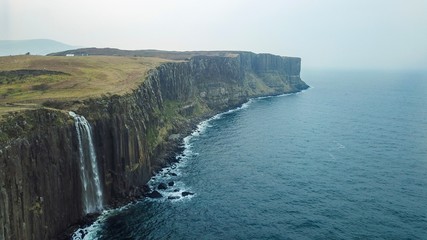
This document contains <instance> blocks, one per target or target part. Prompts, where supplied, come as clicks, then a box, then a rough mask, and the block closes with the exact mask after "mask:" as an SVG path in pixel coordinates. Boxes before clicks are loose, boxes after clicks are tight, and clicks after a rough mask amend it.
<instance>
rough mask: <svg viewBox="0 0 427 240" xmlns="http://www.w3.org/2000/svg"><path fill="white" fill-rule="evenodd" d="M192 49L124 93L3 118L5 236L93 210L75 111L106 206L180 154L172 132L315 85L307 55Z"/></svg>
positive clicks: (38, 233)
mask: <svg viewBox="0 0 427 240" xmlns="http://www.w3.org/2000/svg"><path fill="white" fill-rule="evenodd" d="M190 55H191V56H190V58H189V59H184V60H179V59H178V60H179V61H165V62H162V63H161V64H158V65H156V66H154V67H153V68H152V69H151V70H148V71H147V72H146V73H145V75H144V76H143V77H144V80H143V81H141V83H140V84H139V85H138V86H137V87H136V88H134V89H133V90H131V91H129V92H126V93H121V94H107V95H100V96H97V97H94V98H88V99H83V100H78V101H73V100H64V99H59V100H53V101H46V102H43V103H41V105H42V107H40V108H37V109H34V110H24V111H19V112H13V113H8V114H6V115H4V116H3V117H2V119H1V125H0V144H1V145H0V239H4V240H9V239H52V238H55V237H57V236H58V234H60V233H62V232H63V231H64V230H65V229H66V228H67V227H69V226H70V225H71V224H74V223H76V222H78V221H79V220H80V219H82V218H83V217H84V215H85V214H86V213H85V212H84V202H83V201H82V199H83V194H84V190H83V188H84V187H83V185H82V181H83V180H82V177H81V174H80V171H81V165H80V159H81V154H82V151H81V144H82V143H81V141H80V139H81V137H82V136H81V133H80V132H79V131H76V122H75V119H74V118H73V117H72V116H70V115H69V111H73V112H75V113H77V114H79V115H80V116H84V117H85V118H86V119H87V121H88V122H89V123H90V125H91V141H92V145H93V149H94V152H95V153H96V154H94V155H95V156H96V157H95V159H96V160H95V161H96V164H97V166H98V171H99V181H100V185H101V188H102V191H103V194H102V198H103V202H104V204H105V205H106V206H108V205H111V204H113V203H114V202H115V201H116V200H117V199H123V198H126V199H132V198H133V197H138V196H140V195H141V193H142V192H143V185H144V184H145V183H146V182H147V181H148V180H149V179H150V177H151V176H152V175H153V174H154V173H155V172H156V171H158V170H159V169H160V168H161V167H164V166H165V165H166V164H168V163H169V162H170V161H172V160H173V159H174V158H173V154H174V152H175V150H176V149H177V147H179V144H180V142H179V139H178V140H177V139H176V138H173V137H171V136H172V135H173V136H177V135H180V136H185V134H188V133H189V131H190V130H191V129H192V128H193V127H194V124H196V123H197V122H198V121H200V120H202V119H205V118H207V117H209V116H213V115H214V114H217V113H219V112H222V111H225V110H227V109H231V108H235V107H237V106H239V105H241V104H243V103H244V102H246V101H248V100H249V99H250V98H253V97H258V96H267V95H278V94H284V93H294V92H298V91H301V90H304V89H306V88H308V86H307V85H306V84H305V83H304V82H303V81H302V80H301V78H300V68H301V59H300V58H293V57H281V56H276V55H271V54H254V53H250V52H228V53H224V52H221V54H205V55H198V54H190ZM186 57H188V56H187V55H186ZM175 60H177V59H175Z"/></svg>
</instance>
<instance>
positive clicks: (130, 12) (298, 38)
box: [0, 0, 427, 69]
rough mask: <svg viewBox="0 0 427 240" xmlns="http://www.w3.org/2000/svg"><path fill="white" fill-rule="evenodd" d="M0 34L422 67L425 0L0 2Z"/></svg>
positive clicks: (426, 64) (334, 64) (353, 65)
mask: <svg viewBox="0 0 427 240" xmlns="http://www.w3.org/2000/svg"><path fill="white" fill-rule="evenodd" d="M0 39H1V40H22V39H52V40H56V41H60V42H63V43H66V44H70V45H73V46H84V47H114V48H121V49H161V50H179V51H182V50H246V51H252V52H256V53H273V54H278V55H282V56H297V57H301V58H302V66H303V68H304V67H306V68H311V69H320V68H328V69H427V0H263V1H260V0H38V1H34V0H0Z"/></svg>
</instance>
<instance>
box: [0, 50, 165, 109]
mask: <svg viewBox="0 0 427 240" xmlns="http://www.w3.org/2000/svg"><path fill="white" fill-rule="evenodd" d="M166 61H168V60H165V59H160V58H153V57H118V56H78V57H77V56H76V57H59V56H10V57H0V115H3V114H4V113H7V112H11V111H17V110H23V109H31V108H37V107H39V106H40V104H41V103H43V102H45V101H47V100H59V101H63V100H82V99H87V98H91V97H97V96H100V95H102V94H118V95H121V94H124V93H126V92H129V91H130V90H132V89H135V88H136V87H137V86H138V85H139V84H140V83H141V82H143V81H144V79H145V75H146V73H147V72H148V70H150V69H152V68H155V67H156V66H158V65H160V64H161V63H163V62H166Z"/></svg>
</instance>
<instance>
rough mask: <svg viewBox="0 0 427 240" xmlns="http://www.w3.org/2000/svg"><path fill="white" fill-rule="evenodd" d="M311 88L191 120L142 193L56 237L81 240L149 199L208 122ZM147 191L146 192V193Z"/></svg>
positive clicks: (124, 199) (273, 96) (259, 98)
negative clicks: (114, 215)
mask: <svg viewBox="0 0 427 240" xmlns="http://www.w3.org/2000/svg"><path fill="white" fill-rule="evenodd" d="M310 88H311V87H308V88H306V89H302V90H299V91H295V92H291V93H283V94H275V95H268V96H258V97H253V98H249V99H248V101H246V102H244V103H242V104H240V105H239V106H237V107H232V108H230V109H228V110H225V111H223V112H219V113H211V114H206V115H205V116H202V117H198V118H195V119H192V121H191V123H190V124H189V125H187V126H186V128H185V129H183V131H182V132H180V133H178V135H179V137H178V138H176V139H174V140H173V141H171V142H169V144H170V146H169V147H170V148H171V149H173V150H172V151H169V152H167V153H164V156H165V159H167V162H168V165H167V166H164V167H162V168H161V169H159V170H158V171H157V172H156V173H154V174H153V175H152V176H151V178H150V180H149V181H148V182H147V183H144V184H143V187H142V188H141V190H143V191H142V192H139V194H136V195H132V196H130V197H128V198H117V199H114V203H113V204H111V205H109V206H108V207H107V208H106V209H105V210H104V211H103V212H102V213H95V214H89V215H86V216H85V217H84V218H83V219H82V220H81V221H80V222H78V223H77V224H73V225H72V226H70V227H69V228H68V229H67V230H66V231H65V232H64V233H62V234H61V235H59V236H57V238H58V239H60V240H68V239H72V240H80V239H83V238H84V237H85V236H86V234H88V233H89V230H90V229H94V228H95V226H94V225H96V224H97V223H100V222H101V221H102V220H103V219H105V218H108V217H109V215H111V213H114V212H117V211H121V210H124V209H126V208H128V207H130V206H132V205H134V204H137V203H138V202H140V201H144V199H147V198H149V196H148V194H149V193H150V191H151V190H152V189H153V188H152V187H150V186H148V184H149V182H150V181H151V179H153V177H154V178H155V177H156V176H157V175H158V174H160V173H161V172H162V171H163V170H165V169H167V168H170V167H171V166H172V165H174V164H179V163H180V161H182V157H183V156H185V155H183V154H184V151H185V150H186V149H188V147H189V145H188V142H189V141H190V140H191V138H193V137H194V136H195V135H196V134H197V135H198V134H200V133H203V131H204V130H205V129H206V127H207V126H208V124H209V122H210V121H212V120H215V119H219V118H221V117H222V116H224V115H227V114H230V113H233V112H236V111H240V110H242V109H245V108H247V107H250V104H251V102H252V101H256V100H262V99H268V98H275V97H286V96H291V95H296V94H301V93H303V92H305V91H307V90H309V89H310ZM147 190H148V191H147Z"/></svg>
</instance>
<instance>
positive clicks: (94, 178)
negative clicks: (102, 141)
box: [69, 112, 103, 214]
mask: <svg viewBox="0 0 427 240" xmlns="http://www.w3.org/2000/svg"><path fill="white" fill-rule="evenodd" d="M69 114H70V116H71V117H73V118H74V124H75V126H76V131H77V138H78V143H79V155H80V178H81V181H82V190H83V193H82V196H83V199H82V200H83V210H84V212H85V213H86V214H87V213H93V212H99V211H101V210H102V208H103V207H102V205H103V200H102V188H101V181H100V178H99V172H98V162H97V161H96V153H95V148H94V147H93V140H92V128H91V126H90V124H89V122H88V121H87V120H86V119H85V118H84V117H83V116H79V115H77V114H75V113H74V112H69Z"/></svg>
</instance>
